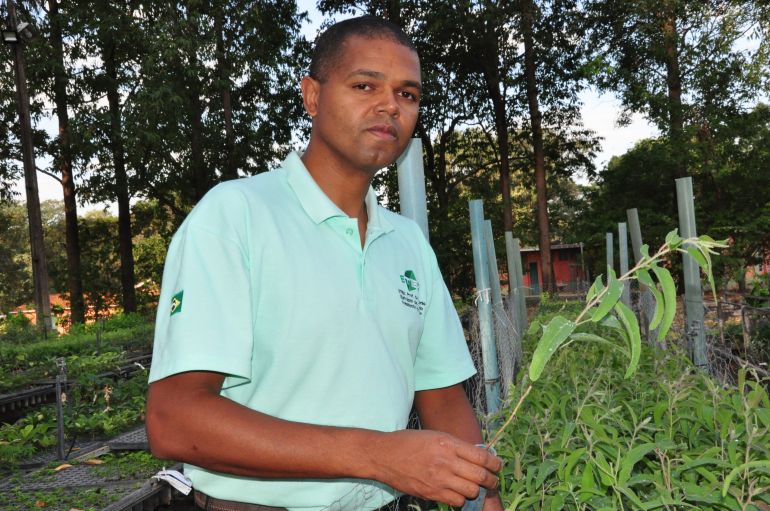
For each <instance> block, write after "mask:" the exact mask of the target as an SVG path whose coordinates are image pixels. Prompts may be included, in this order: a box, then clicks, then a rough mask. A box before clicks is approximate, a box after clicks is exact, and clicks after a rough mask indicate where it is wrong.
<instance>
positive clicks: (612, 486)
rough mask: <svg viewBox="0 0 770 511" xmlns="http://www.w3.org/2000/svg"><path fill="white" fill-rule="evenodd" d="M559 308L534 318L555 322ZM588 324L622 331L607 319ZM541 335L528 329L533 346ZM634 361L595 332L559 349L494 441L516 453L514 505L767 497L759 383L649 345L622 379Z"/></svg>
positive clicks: (700, 503)
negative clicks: (594, 339)
mask: <svg viewBox="0 0 770 511" xmlns="http://www.w3.org/2000/svg"><path fill="white" fill-rule="evenodd" d="M551 315H552V313H551V314H546V315H540V314H538V316H537V317H536V318H535V319H536V321H538V322H540V323H549V322H550V317H549V316H551ZM591 329H592V332H594V333H595V334H598V335H600V336H601V337H604V338H607V339H613V340H615V341H618V340H620V334H619V332H617V331H615V330H613V329H611V328H609V327H605V326H602V325H597V324H593V325H591ZM536 342H537V336H536V335H528V337H527V339H526V344H525V347H527V349H528V350H529V351H532V350H533V349H536V347H535V343H536ZM576 361H579V363H576ZM625 365H627V363H626V357H625V355H622V354H620V353H619V352H617V351H615V350H607V349H605V346H604V345H602V344H598V343H590V342H587V343H576V344H575V345H574V346H573V347H572V348H571V349H570V350H562V351H560V352H558V353H557V354H556V355H555V356H554V357H553V359H552V360H551V361H550V363H549V365H548V371H546V372H544V373H543V375H542V377H541V378H540V380H539V381H538V384H537V385H535V386H534V387H533V388H532V392H531V393H530V394H529V396H528V401H527V403H526V406H525V407H523V408H522V412H521V413H520V414H519V417H518V419H517V420H516V421H515V422H513V424H512V426H511V427H510V428H509V429H508V430H507V431H506V432H505V433H503V435H502V438H501V440H500V441H499V442H498V443H497V445H496V449H497V452H498V454H499V455H500V456H501V457H503V458H504V459H507V460H511V461H509V463H507V464H506V465H505V467H504V469H503V478H502V490H501V493H502V496H503V500H504V503H505V504H506V506H508V507H507V509H519V510H524V509H575V510H577V509H586V510H587V509H635V510H642V509H657V508H660V509H665V508H666V507H668V508H669V509H670V508H677V507H680V508H687V507H693V508H697V509H714V510H716V509H759V508H761V505H760V503H764V505H767V504H768V503H770V496H768V494H767V492H766V491H762V488H766V487H767V485H768V484H770V476H769V475H768V472H767V471H766V459H767V457H768V454H770V453H769V452H768V446H770V400H768V396H767V393H766V391H765V390H764V389H763V387H762V385H761V384H759V383H757V382H756V381H747V379H745V378H744V380H743V384H742V386H740V387H739V389H738V390H737V391H736V390H735V389H730V388H722V387H720V386H718V385H716V384H714V383H713V382H712V381H711V379H710V378H709V377H708V376H707V375H705V374H703V373H702V372H700V371H697V370H696V369H695V368H694V367H693V366H692V365H691V363H690V362H689V361H688V360H687V359H686V358H685V357H684V356H682V355H678V354H675V353H670V352H669V353H660V352H658V353H656V352H654V351H653V349H652V348H650V347H648V346H647V345H643V346H642V349H641V354H640V359H639V367H638V370H637V372H636V373H635V376H634V378H631V379H627V378H624V377H623V373H624V371H625V369H624V366H625ZM586 368H591V370H586ZM731 473H732V474H733V478H732V479H729V476H730V474H731ZM725 483H727V488H728V491H727V493H726V494H725V495H723V494H722V488H723V486H724V485H725ZM752 492H753V494H752ZM752 501H753V502H754V503H755V505H756V506H757V507H752V506H751V504H750V503H751V502H752ZM742 506H748V507H742Z"/></svg>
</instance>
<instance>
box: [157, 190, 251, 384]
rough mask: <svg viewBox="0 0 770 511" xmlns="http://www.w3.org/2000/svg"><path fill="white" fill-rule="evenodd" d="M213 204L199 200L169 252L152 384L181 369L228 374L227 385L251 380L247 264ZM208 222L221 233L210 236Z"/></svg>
mask: <svg viewBox="0 0 770 511" xmlns="http://www.w3.org/2000/svg"><path fill="white" fill-rule="evenodd" d="M204 200H205V199H204ZM217 202H221V201H216V200H213V201H212V200H210V201H208V203H207V204H205V205H204V204H203V203H201V205H202V208H201V210H199V211H193V212H192V213H191V214H190V216H189V217H188V218H187V219H186V220H185V222H184V224H183V225H182V227H181V228H180V229H179V231H178V232H177V233H176V234H175V235H174V238H173V240H172V242H171V245H170V247H169V251H168V254H167V256H166V264H165V267H164V271H163V283H162V285H161V294H160V299H159V304H158V311H157V318H156V322H155V341H154V348H153V361H152V366H151V368H150V382H152V381H156V380H160V379H162V378H165V377H167V376H171V375H173V374H178V373H182V372H187V371H213V372H218V373H223V374H226V375H228V376H229V377H230V378H228V380H226V381H225V386H226V387H229V386H232V385H236V384H239V383H245V382H246V381H248V380H249V379H250V378H251V359H252V350H253V336H252V332H253V325H252V303H253V296H252V289H251V286H250V281H251V279H250V271H249V260H248V256H247V253H246V250H245V249H244V248H243V247H242V244H241V243H239V240H238V239H237V237H236V236H235V235H234V234H233V232H234V226H233V225H232V223H233V222H232V221H231V220H229V219H228V215H226V214H223V213H222V214H220V212H219V209H226V208H224V207H222V208H219V207H218V206H217ZM196 209H197V208H196ZM231 212H232V209H231ZM230 218H232V216H231V215H230ZM212 224H221V228H220V229H219V230H218V231H213V229H212Z"/></svg>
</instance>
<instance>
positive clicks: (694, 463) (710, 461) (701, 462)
mask: <svg viewBox="0 0 770 511" xmlns="http://www.w3.org/2000/svg"><path fill="white" fill-rule="evenodd" d="M705 465H715V466H717V467H719V468H727V467H729V466H730V465H729V464H728V463H726V462H724V461H722V460H720V459H717V458H698V459H695V460H690V461H688V462H686V463H683V464H682V465H681V466H679V467H678V468H677V469H676V470H674V471H673V472H672V474H673V475H674V476H675V477H677V478H679V476H680V475H681V474H682V473H683V472H687V471H688V470H693V469H696V468H698V467H702V466H705Z"/></svg>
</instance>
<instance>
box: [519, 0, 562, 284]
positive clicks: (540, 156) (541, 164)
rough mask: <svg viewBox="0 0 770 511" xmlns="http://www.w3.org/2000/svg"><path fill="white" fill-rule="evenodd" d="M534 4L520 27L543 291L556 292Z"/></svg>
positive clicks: (524, 9) (527, 6)
mask: <svg viewBox="0 0 770 511" xmlns="http://www.w3.org/2000/svg"><path fill="white" fill-rule="evenodd" d="M533 10H534V5H533V4H532V0H522V2H521V25H522V27H521V28H522V30H521V32H522V35H523V36H524V77H525V80H526V82H527V102H528V104H529V117H530V122H531V124H532V148H533V150H534V156H535V188H536V190H537V227H538V231H539V241H540V268H541V271H542V274H543V291H548V292H553V291H555V289H554V280H555V279H554V274H553V261H551V227H550V225H549V221H548V190H547V188H546V181H545V154H544V151H543V128H542V114H541V113H540V105H539V101H538V93H537V77H536V74H535V48H534V41H533V35H532V27H533V25H534V21H533Z"/></svg>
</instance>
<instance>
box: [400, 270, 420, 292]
mask: <svg viewBox="0 0 770 511" xmlns="http://www.w3.org/2000/svg"><path fill="white" fill-rule="evenodd" d="M401 282H403V283H404V284H406V288H407V289H408V290H409V291H410V292H411V291H417V288H418V287H420V283H419V282H417V277H415V276H414V272H413V271H412V270H406V271H405V272H404V274H403V275H401Z"/></svg>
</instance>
